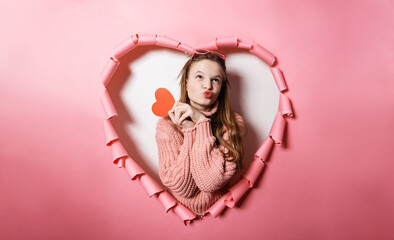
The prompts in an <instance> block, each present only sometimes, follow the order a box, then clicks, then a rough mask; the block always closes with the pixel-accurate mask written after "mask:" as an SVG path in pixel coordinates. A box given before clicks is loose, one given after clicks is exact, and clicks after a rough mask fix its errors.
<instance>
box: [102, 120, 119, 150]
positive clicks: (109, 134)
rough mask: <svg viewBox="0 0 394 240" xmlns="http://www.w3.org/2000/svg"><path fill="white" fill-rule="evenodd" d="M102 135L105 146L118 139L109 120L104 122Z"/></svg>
mask: <svg viewBox="0 0 394 240" xmlns="http://www.w3.org/2000/svg"><path fill="white" fill-rule="evenodd" d="M104 134H105V139H106V144H107V146H109V145H111V143H112V142H113V141H115V140H118V139H119V137H118V134H117V133H116V131H115V129H114V127H113V126H112V124H111V121H110V120H109V119H105V120H104Z"/></svg>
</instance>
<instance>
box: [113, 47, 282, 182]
mask: <svg viewBox="0 0 394 240" xmlns="http://www.w3.org/2000/svg"><path fill="white" fill-rule="evenodd" d="M188 57H189V55H186V54H184V53H182V52H175V51H171V50H152V51H149V52H147V53H146V54H144V55H143V56H141V57H140V58H138V59H136V60H135V61H133V62H131V63H130V65H129V68H130V72H131V74H130V76H129V78H128V79H127V81H126V83H125V85H124V87H123V88H122V91H121V93H120V94H121V99H122V101H123V102H124V104H125V106H126V108H128V111H129V113H130V115H131V116H132V119H133V122H132V123H130V124H129V125H128V126H127V127H126V130H127V133H128V134H129V136H130V138H131V139H132V140H133V142H134V144H135V145H136V146H137V148H138V149H139V150H140V152H139V154H140V155H141V156H142V157H143V159H144V160H145V161H146V163H147V165H149V166H150V167H151V168H152V169H153V170H154V171H155V172H156V173H157V174H158V151H157V145H156V142H155V129H156V123H157V120H158V117H156V116H155V115H153V113H152V110H151V106H152V104H153V103H154V102H155V101H156V100H155V96H154V93H155V91H156V89H157V88H160V87H165V88H167V89H168V90H169V91H170V92H171V93H172V94H173V96H174V98H175V100H176V101H177V100H178V99H179V96H180V87H179V79H177V76H178V74H179V71H180V70H181V68H182V67H183V65H184V64H185V63H186V61H187V60H188ZM226 66H227V74H228V77H229V81H230V86H231V88H230V89H229V90H230V100H231V104H232V107H233V109H234V110H235V111H236V112H239V113H240V114H241V115H243V117H244V118H245V121H246V123H247V127H248V130H249V132H248V135H247V136H246V139H245V141H244V145H245V158H246V157H248V158H253V154H254V152H255V151H256V150H257V149H258V147H259V146H260V144H261V143H262V142H263V141H264V139H265V138H266V137H267V136H268V133H269V130H270V129H271V126H272V123H273V121H274V118H275V114H276V112H277V109H278V104H279V91H278V88H277V86H276V84H275V81H274V79H273V76H272V74H271V71H270V69H269V67H268V65H266V64H265V63H264V62H262V61H261V60H260V59H259V58H257V57H256V56H254V55H252V54H250V53H232V54H227V56H226ZM125 147H127V146H125ZM129 155H130V156H131V157H133V153H129ZM248 162H251V160H250V161H248Z"/></svg>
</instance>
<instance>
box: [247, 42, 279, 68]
mask: <svg viewBox="0 0 394 240" xmlns="http://www.w3.org/2000/svg"><path fill="white" fill-rule="evenodd" d="M249 51H250V52H251V53H253V54H254V55H256V56H257V57H259V58H260V59H261V60H263V61H264V62H265V63H267V64H268V65H270V66H271V65H272V64H274V62H275V56H274V54H272V53H271V52H269V51H268V50H267V49H265V48H263V47H262V46H260V45H259V44H255V45H253V46H252V49H250V50H249Z"/></svg>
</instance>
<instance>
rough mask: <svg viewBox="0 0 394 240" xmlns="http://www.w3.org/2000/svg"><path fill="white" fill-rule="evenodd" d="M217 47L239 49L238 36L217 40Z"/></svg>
mask: <svg viewBox="0 0 394 240" xmlns="http://www.w3.org/2000/svg"><path fill="white" fill-rule="evenodd" d="M216 45H217V46H218V47H237V46H238V39H237V37H236V36H229V37H220V38H216Z"/></svg>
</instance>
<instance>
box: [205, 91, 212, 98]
mask: <svg viewBox="0 0 394 240" xmlns="http://www.w3.org/2000/svg"><path fill="white" fill-rule="evenodd" d="M211 96H212V93H211V92H210V91H205V92H204V97H205V98H211Z"/></svg>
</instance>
